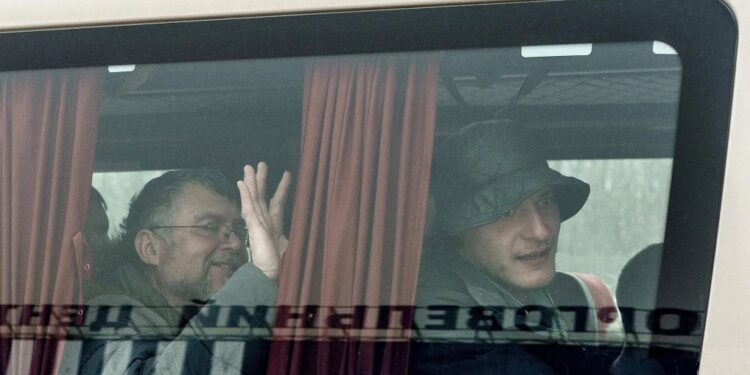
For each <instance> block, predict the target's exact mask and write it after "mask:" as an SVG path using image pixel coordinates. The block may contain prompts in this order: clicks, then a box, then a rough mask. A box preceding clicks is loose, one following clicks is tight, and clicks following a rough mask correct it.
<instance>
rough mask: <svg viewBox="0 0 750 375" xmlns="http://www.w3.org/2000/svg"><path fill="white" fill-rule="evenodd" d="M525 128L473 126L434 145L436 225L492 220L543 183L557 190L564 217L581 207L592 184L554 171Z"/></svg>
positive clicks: (501, 123)
mask: <svg viewBox="0 0 750 375" xmlns="http://www.w3.org/2000/svg"><path fill="white" fill-rule="evenodd" d="M530 138H531V137H530V136H529V135H528V133H527V132H526V131H525V130H524V128H523V127H522V126H519V125H518V124H513V123H512V122H511V121H507V120H491V121H484V122H477V123H473V124H469V125H466V126H464V127H463V128H461V130H460V131H459V132H458V133H455V134H451V135H449V136H446V137H444V139H442V141H441V142H439V143H438V144H436V147H435V158H434V160H433V170H432V176H433V177H432V185H431V186H432V192H433V194H434V198H435V209H436V213H435V214H436V216H435V221H436V224H437V228H434V229H435V232H433V233H434V234H442V235H446V234H455V233H458V232H461V231H464V230H467V229H471V228H474V227H478V226H481V225H484V224H488V223H491V222H494V221H495V220H497V219H498V218H500V217H501V216H503V215H504V214H505V213H507V212H508V211H509V210H511V209H512V208H514V207H516V206H517V205H518V204H520V203H521V202H523V201H524V199H526V198H528V197H529V196H531V195H532V194H534V192H536V191H537V190H539V189H541V188H542V187H545V186H551V187H553V188H554V189H555V194H556V195H557V201H558V204H559V206H560V220H567V219H569V218H571V217H572V216H573V215H575V214H576V213H578V211H579V210H580V209H581V207H583V204H584V203H585V202H586V199H587V198H588V196H589V185H588V184H587V183H585V182H583V181H581V180H579V179H577V178H574V177H567V176H563V175H562V174H560V173H559V172H557V171H555V170H553V169H551V168H550V167H549V166H548V165H547V161H546V160H545V159H544V157H543V156H542V155H541V154H540V152H539V151H538V148H537V147H536V145H535V142H533V140H532V139H530Z"/></svg>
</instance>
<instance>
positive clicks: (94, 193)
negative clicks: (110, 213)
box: [89, 186, 107, 211]
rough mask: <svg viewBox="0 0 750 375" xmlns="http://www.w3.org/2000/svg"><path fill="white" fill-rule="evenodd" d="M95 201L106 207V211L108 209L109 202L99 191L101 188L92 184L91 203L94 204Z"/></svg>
mask: <svg viewBox="0 0 750 375" xmlns="http://www.w3.org/2000/svg"><path fill="white" fill-rule="evenodd" d="M93 203H96V204H98V205H99V206H101V207H102V208H103V209H104V211H107V202H105V201H104V197H102V194H101V193H99V190H96V189H95V188H94V187H93V186H92V187H91V191H90V193H89V204H93Z"/></svg>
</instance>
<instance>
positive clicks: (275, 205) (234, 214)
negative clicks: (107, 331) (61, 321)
mask: <svg viewBox="0 0 750 375" xmlns="http://www.w3.org/2000/svg"><path fill="white" fill-rule="evenodd" d="M244 175H245V177H244V179H243V180H242V181H238V182H237V186H236V187H235V186H232V185H231V184H230V183H229V181H228V180H227V179H226V178H225V177H224V176H223V175H222V174H221V173H220V172H218V171H215V170H211V169H185V170H176V171H171V172H167V173H165V174H163V175H162V176H160V177H158V178H155V179H153V180H151V181H149V182H148V183H147V184H146V185H145V186H144V188H143V189H142V190H141V192H140V193H139V194H138V195H136V196H135V197H134V198H133V200H132V201H131V204H130V210H129V212H128V216H127V217H126V219H125V220H124V222H123V224H122V225H121V227H122V229H123V231H124V233H123V235H122V238H121V241H120V243H121V244H122V251H125V252H127V253H128V254H130V257H129V258H130V261H129V262H128V263H127V264H124V265H122V266H121V267H119V268H118V269H117V270H116V271H115V272H113V273H112V274H111V275H110V276H111V277H110V278H109V280H108V282H106V283H102V284H101V285H94V286H93V289H94V293H93V295H96V297H95V298H94V299H92V300H91V301H89V302H88V305H90V306H93V307H97V306H99V307H100V308H99V310H98V311H99V313H101V311H103V310H102V308H101V307H102V306H115V307H120V312H122V311H123V308H125V310H127V311H128V312H127V313H126V314H127V316H128V319H127V322H126V323H124V324H123V325H124V326H123V327H119V328H118V329H117V330H116V333H115V335H114V336H115V337H114V338H115V340H93V339H92V340H86V341H85V343H84V347H83V350H82V353H81V357H80V358H81V366H80V372H81V373H86V374H88V373H102V372H107V373H109V372H127V373H145V372H149V373H150V372H153V371H154V370H155V369H157V367H158V366H159V364H158V362H159V361H162V362H163V363H162V364H161V369H165V364H172V363H174V360H175V357H176V356H180V355H181V354H182V355H185V356H186V357H187V358H186V360H185V362H184V363H185V364H186V365H187V364H188V363H191V361H192V362H195V361H197V360H200V362H203V363H204V364H205V362H207V364H208V366H210V364H211V359H212V358H206V357H207V356H209V355H210V356H212V357H213V352H212V349H211V345H210V344H205V345H204V344H201V343H198V345H197V346H196V345H192V344H191V345H188V347H187V348H186V349H185V350H187V353H178V352H179V350H177V349H174V348H170V347H169V346H168V347H167V349H166V353H163V354H161V355H160V356H157V346H158V342H169V341H170V340H173V339H175V338H176V337H177V336H178V335H179V334H180V333H181V332H182V330H183V328H185V325H186V324H187V323H188V322H189V320H190V319H191V318H192V315H193V314H195V313H196V312H198V310H199V307H200V306H201V305H203V304H204V303H206V302H207V301H209V300H214V301H220V302H221V303H223V304H239V305H246V306H258V305H264V306H270V305H273V304H274V303H275V293H276V282H275V281H276V279H277V278H278V275H279V267H280V260H281V256H282V253H283V251H284V250H285V248H286V242H287V240H286V237H285V236H284V234H283V231H282V226H283V211H284V204H285V201H286V196H287V193H288V190H289V185H290V180H291V176H290V174H289V173H288V172H285V173H284V175H283V177H282V179H281V182H280V183H279V185H278V188H277V189H276V192H275V193H274V195H273V197H272V198H271V199H270V200H267V199H266V191H265V187H266V178H267V175H268V172H267V167H266V165H265V163H260V164H259V165H258V168H257V172H256V170H254V169H253V168H252V167H250V166H245V170H244ZM249 260H250V261H249ZM222 287H224V288H223V289H222ZM220 290H221V293H217V292H219V291H220ZM222 293H223V294H222ZM105 309H106V307H105ZM120 323H122V322H120ZM99 328H101V327H89V333H90V337H96V336H97V335H96V333H97V332H93V331H97V330H98V331H100V332H99V333H101V331H102V330H101V329H99ZM183 334H184V333H183ZM133 338H137V340H133ZM188 342H189V341H188ZM253 345H254V346H255V348H253V350H252V351H251V352H252V353H254V354H252V355H251V356H253V357H254V358H250V359H249V360H247V361H246V362H247V363H246V364H244V365H241V366H244V368H245V369H250V370H258V369H260V368H262V367H263V366H264V365H265V355H264V353H265V350H264V349H265V348H264V344H263V343H262V342H259V340H255V341H254V342H253ZM170 346H173V345H170ZM205 348H208V350H205ZM183 349H184V348H183ZM182 351H184V350H182ZM246 352H248V351H247V350H246ZM167 370H168V368H167ZM209 370H210V368H209ZM63 371H65V369H63Z"/></svg>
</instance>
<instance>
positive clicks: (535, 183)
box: [436, 163, 590, 234]
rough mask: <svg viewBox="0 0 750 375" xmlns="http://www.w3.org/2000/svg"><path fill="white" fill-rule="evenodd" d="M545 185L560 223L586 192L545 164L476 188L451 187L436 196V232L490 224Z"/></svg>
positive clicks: (586, 187)
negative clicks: (551, 193) (552, 192)
mask: <svg viewBox="0 0 750 375" xmlns="http://www.w3.org/2000/svg"><path fill="white" fill-rule="evenodd" d="M457 184H460V182H458V181H457ZM546 186H549V187H552V188H553V189H554V190H555V194H556V196H557V202H558V205H559V207H560V221H565V220H567V219H569V218H571V217H573V216H574V215H575V214H576V213H578V211H580V210H581V208H582V207H583V205H584V203H586V200H587V199H588V196H589V192H590V187H589V185H588V184H587V183H585V182H583V181H581V180H579V179H577V178H574V177H568V176H563V175H562V174H560V173H559V172H557V171H555V170H553V169H551V168H549V167H548V166H547V165H546V163H544V164H542V165H539V166H537V167H533V168H524V169H521V170H518V171H515V172H511V173H508V174H505V175H502V176H500V177H499V178H496V179H493V180H491V181H489V182H488V183H487V184H485V185H484V186H481V187H479V188H468V187H465V188H461V187H460V185H454V188H455V189H451V190H452V191H451V192H450V193H449V194H445V195H444V196H443V197H436V198H438V200H440V201H442V203H443V204H438V212H437V220H438V223H439V225H440V232H442V233H443V234H455V233H458V232H461V231H464V230H467V229H471V228H475V227H478V226H482V225H485V224H489V223H492V222H494V221H496V220H497V219H499V218H500V217H502V216H504V215H505V214H506V213H507V212H508V211H510V210H511V209H513V208H514V207H516V206H518V205H519V204H521V202H523V201H524V200H525V199H526V198H528V197H529V196H531V195H532V194H534V193H535V192H536V191H538V190H539V189H541V188H543V187H546ZM467 190H469V191H467Z"/></svg>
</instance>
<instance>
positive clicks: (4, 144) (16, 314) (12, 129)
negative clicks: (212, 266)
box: [0, 69, 103, 374]
mask: <svg viewBox="0 0 750 375" xmlns="http://www.w3.org/2000/svg"><path fill="white" fill-rule="evenodd" d="M102 77H103V75H102V73H101V72H100V71H99V70H91V69H75V70H60V71H35V72H11V73H2V74H0V245H1V246H2V248H1V249H0V304H2V306H3V307H4V309H6V310H7V311H3V312H5V313H6V314H5V318H6V320H7V322H5V323H6V324H9V325H10V327H15V328H13V329H12V331H11V330H10V329H8V326H6V327H2V326H1V325H0V329H2V331H0V339H2V343H0V361H2V362H0V373H8V374H21V373H23V374H27V373H28V374H47V373H51V372H53V371H54V370H55V366H56V357H57V356H59V353H60V351H61V349H62V348H61V346H62V345H59V344H61V343H62V341H58V339H60V338H62V336H61V335H63V334H64V333H65V330H64V329H62V330H61V329H59V327H58V326H60V325H62V326H64V325H65V324H66V323H65V321H66V320H65V319H62V320H60V321H58V320H57V318H54V317H53V318H52V319H51V320H50V321H49V322H45V321H44V320H45V318H44V316H45V314H44V312H43V311H44V306H45V305H52V306H55V307H53V310H54V309H62V307H61V306H70V305H75V304H78V303H80V302H81V300H80V298H81V295H80V293H81V290H80V280H81V275H83V272H84V268H85V269H88V268H89V267H87V265H86V264H85V258H84V255H85V254H83V251H84V249H83V247H82V246H81V243H82V241H81V239H82V237H81V234H80V232H81V231H82V229H83V224H84V220H85V215H86V205H87V204H88V194H89V187H90V184H91V175H92V171H93V162H94V147H95V141H96V128H97V122H98V113H99V103H100V94H101V89H100V86H101V80H102ZM74 242H75V244H74ZM24 305H26V306H33V307H29V309H31V310H32V311H33V312H35V313H39V316H35V318H34V319H32V320H30V321H27V322H26V323H23V324H22V322H21V320H19V319H21V315H22V310H24V308H23V307H22V306H24ZM55 311H56V313H58V312H60V311H64V310H55ZM27 313H28V311H27ZM74 313H75V310H74ZM54 315H55V314H53V316H54ZM63 328H64V327H63ZM20 338H25V339H33V341H29V340H19V339H20ZM29 343H31V345H27V344H29ZM12 345H17V347H16V348H12ZM11 349H13V350H11ZM11 353H12V354H13V355H11Z"/></svg>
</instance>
